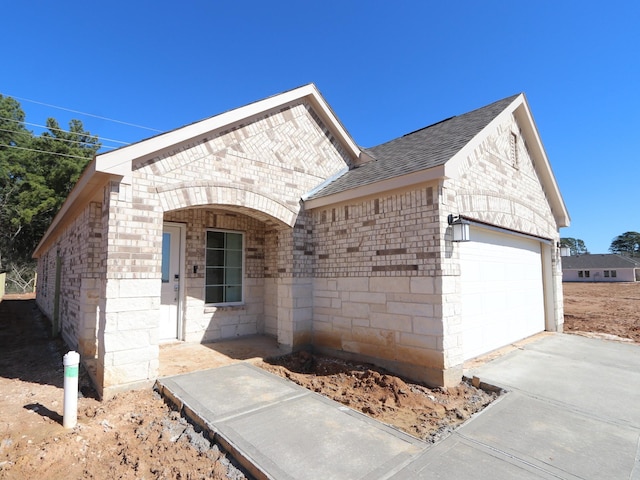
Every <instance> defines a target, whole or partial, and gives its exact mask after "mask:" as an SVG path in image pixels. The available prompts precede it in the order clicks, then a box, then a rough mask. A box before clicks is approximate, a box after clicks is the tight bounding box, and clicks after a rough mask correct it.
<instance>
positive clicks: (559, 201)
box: [513, 95, 571, 228]
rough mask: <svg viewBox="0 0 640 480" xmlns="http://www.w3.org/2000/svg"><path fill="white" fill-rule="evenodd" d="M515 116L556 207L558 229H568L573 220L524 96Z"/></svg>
mask: <svg viewBox="0 0 640 480" xmlns="http://www.w3.org/2000/svg"><path fill="white" fill-rule="evenodd" d="M513 114H514V116H515V118H516V120H517V121H518V124H519V125H520V128H521V129H522V132H523V134H524V136H525V138H526V140H527V146H528V147H529V152H530V153H531V155H532V156H533V157H534V158H535V159H536V163H535V167H536V171H537V172H538V175H540V177H541V180H542V182H543V183H544V186H545V190H546V192H547V195H548V196H549V198H550V201H551V202H552V203H553V206H554V207H555V208H554V212H555V216H556V222H557V224H558V227H560V228H562V227H568V226H569V225H570V224H571V218H570V217H569V212H568V210H567V207H566V205H565V203H564V199H563V198H562V194H561V193H560V188H559V187H558V182H556V177H555V175H554V174H553V170H552V169H551V163H550V162H549V158H548V157H547V153H546V152H545V149H544V145H543V144H542V140H541V139H540V134H539V133H538V128H537V127H536V123H535V120H534V119H533V115H531V109H530V108H529V104H528V102H527V99H526V97H525V96H524V95H522V103H521V104H520V105H518V107H517V108H515V109H514V112H513Z"/></svg>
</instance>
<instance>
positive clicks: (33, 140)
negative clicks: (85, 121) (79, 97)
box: [0, 95, 100, 268]
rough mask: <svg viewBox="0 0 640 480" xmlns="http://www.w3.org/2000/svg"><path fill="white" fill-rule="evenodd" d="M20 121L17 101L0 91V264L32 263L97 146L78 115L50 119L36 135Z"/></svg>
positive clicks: (96, 141) (22, 120) (21, 118)
mask: <svg viewBox="0 0 640 480" xmlns="http://www.w3.org/2000/svg"><path fill="white" fill-rule="evenodd" d="M24 120H25V114H24V112H23V111H22V109H21V108H20V104H19V103H18V102H17V101H16V100H14V99H13V98H10V97H3V96H2V95H0V268H3V267H8V264H9V263H12V262H13V263H17V264H21V265H22V264H25V263H26V264H28V263H32V260H31V254H32V252H33V250H34V249H35V247H36V246H37V244H38V242H39V241H40V238H42V235H44V232H45V231H46V229H47V228H48V227H49V224H50V223H51V221H52V220H53V217H54V216H55V214H56V213H57V212H58V210H59V209H60V207H61V206H62V203H63V202H64V200H65V198H66V197H67V195H68V194H69V192H70V191H71V189H72V188H73V186H74V185H75V183H76V181H77V180H78V178H79V177H80V174H81V173H82V170H83V169H84V168H85V166H86V165H87V163H88V162H89V161H90V160H91V158H93V156H94V155H95V153H96V152H97V151H98V149H99V148H100V143H98V138H97V137H96V136H94V135H91V133H90V132H88V131H85V130H84V128H83V125H82V122H81V121H79V120H71V121H70V122H69V128H68V130H64V129H62V128H60V126H59V124H58V122H57V121H56V120H55V119H53V118H49V119H48V120H47V131H45V132H43V133H42V134H41V135H40V136H35V135H34V134H33V132H31V131H29V130H27V129H26V128H25V126H24Z"/></svg>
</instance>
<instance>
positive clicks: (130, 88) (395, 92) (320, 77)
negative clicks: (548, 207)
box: [0, 0, 640, 253]
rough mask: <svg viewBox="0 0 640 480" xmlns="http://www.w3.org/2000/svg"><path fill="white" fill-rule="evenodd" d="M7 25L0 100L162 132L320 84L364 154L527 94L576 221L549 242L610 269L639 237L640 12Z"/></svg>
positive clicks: (198, 11) (208, 9) (95, 15)
mask: <svg viewBox="0 0 640 480" xmlns="http://www.w3.org/2000/svg"><path fill="white" fill-rule="evenodd" d="M94 5H97V6H94ZM2 10H3V12H2V16H3V22H2V28H1V29H0V45H1V47H0V52H1V53H2V67H1V68H0V93H1V94H3V95H9V96H13V97H20V98H22V99H29V100H35V101H39V102H44V103H48V104H52V105H56V106H62V107H65V108H68V109H73V110H78V111H82V112H88V113H92V114H94V115H99V116H102V117H107V118H111V119H117V120H121V121H124V122H128V123H132V124H136V125H141V126H146V127H149V128H152V129H157V130H160V131H165V130H169V129H173V128H176V127H180V126H182V125H185V124H188V123H192V122H194V121H197V120H200V119H202V118H206V117H210V116H212V115H215V114H218V113H221V112H223V111H226V110H229V109H232V108H235V107H239V106H242V105H245V104H247V103H250V102H253V101H256V100H260V99H262V98H264V97H267V96H271V95H274V94H277V93H280V92H282V91H286V90H289V89H291V88H294V87H297V86H300V85H303V84H306V83H309V82H314V83H315V84H316V85H317V86H318V88H319V89H320V91H321V92H322V94H323V95H324V97H325V98H326V100H327V101H328V102H329V104H330V105H331V106H332V108H333V110H334V111H335V113H336V114H337V116H338V117H339V118H340V120H341V121H342V123H343V124H344V126H345V127H346V128H347V130H348V131H349V132H350V133H351V134H352V136H353V138H354V140H355V141H356V142H357V143H358V144H360V145H361V146H363V147H370V146H374V145H377V144H380V143H382V142H385V141H387V140H390V139H392V138H395V137H398V136H400V135H403V134H404V133H407V132H411V131H414V130H416V129H418V128H421V127H423V126H426V125H429V124H431V123H434V122H436V121H439V120H442V119H444V118H447V117H450V116H452V115H457V114H461V113H464V112H467V111H469V110H472V109H475V108H478V107H481V106H484V105H486V104H488V103H491V102H493V101H495V100H498V99H501V98H504V97H507V96H509V95H512V94H514V93H518V92H525V93H526V95H527V98H528V100H529V104H530V106H531V109H532V112H533V115H534V118H535V121H536V124H537V127H538V130H539V132H540V135H541V138H542V141H543V143H544V145H545V148H546V151H547V155H548V157H549V159H550V161H551V165H552V168H553V170H554V173H555V175H556V179H557V181H558V184H559V186H560V190H561V192H562V194H563V196H564V199H565V203H566V204H567V208H568V209H569V213H570V215H571V218H572V225H571V227H570V228H566V229H562V230H561V235H562V236H564V237H576V238H581V239H583V240H584V241H585V243H586V245H587V247H588V248H589V250H590V251H591V252H592V253H604V252H606V251H607V250H608V247H609V245H610V243H611V240H612V239H613V238H614V237H615V236H616V235H619V234H621V233H623V232H626V231H629V230H634V231H640V215H639V214H638V208H637V196H638V178H639V175H638V174H639V173H640V167H639V166H638V164H639V160H640V115H638V112H639V110H640V26H639V25H640V2H636V1H631V0H630V1H616V0H613V1H609V2H594V1H589V0H583V1H580V2H578V1H546V0H541V1H538V2H507V1H496V0H485V1H483V2H478V1H458V2H431V1H424V0H422V1H403V0H398V1H393V2H390V1H386V2H382V1H368V2H364V1H349V0H340V1H334V0H323V1H308V2H304V1H272V2H264V1H253V0H252V1H244V2H242V1H236V2H231V1H225V2H222V1H213V0H209V1H201V0H198V1H188V0H187V1H184V2H176V1H166V0H156V1H153V2H151V1H141V0H130V1H128V2H123V1H121V0H113V1H109V2H100V3H93V2H88V3H87V2H79V1H76V0H68V1H63V2H55V3H54V2H30V1H22V2H9V3H7V4H6V5H4V6H3V8H2ZM20 101H21V104H22V107H23V109H24V110H25V112H26V114H27V121H28V122H31V123H36V124H44V122H45V121H46V118H47V117H55V118H56V119H58V120H59V121H60V122H61V124H64V125H66V123H67V122H68V121H69V120H70V119H71V118H79V119H80V120H82V121H83V123H84V125H85V127H86V128H87V129H88V130H90V131H91V132H92V133H95V134H97V135H99V136H100V137H102V138H109V139H113V140H118V141H121V142H133V141H137V140H140V139H143V138H146V137H148V136H151V135H154V134H155V132H154V131H153V130H145V129H141V128H136V127H129V126H125V125H122V124H118V123H114V122H111V121H107V120H102V119H98V118H95V117H89V116H83V115H79V114H75V113H71V112H67V111H64V110H59V109H54V108H51V107H45V106H43V105H39V104H37V103H33V102H29V101H26V100H20ZM30 128H31V129H32V130H34V131H35V132H38V131H39V129H38V128H37V127H30ZM103 143H104V144H105V145H112V146H119V145H121V144H119V143H115V142H113V141H107V140H104V141H103Z"/></svg>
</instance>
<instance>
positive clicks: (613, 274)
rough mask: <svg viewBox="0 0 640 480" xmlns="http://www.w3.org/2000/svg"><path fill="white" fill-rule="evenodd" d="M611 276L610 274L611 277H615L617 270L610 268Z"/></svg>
mask: <svg viewBox="0 0 640 480" xmlns="http://www.w3.org/2000/svg"><path fill="white" fill-rule="evenodd" d="M611 276H612V277H613V278H616V277H617V276H618V272H617V271H615V270H611Z"/></svg>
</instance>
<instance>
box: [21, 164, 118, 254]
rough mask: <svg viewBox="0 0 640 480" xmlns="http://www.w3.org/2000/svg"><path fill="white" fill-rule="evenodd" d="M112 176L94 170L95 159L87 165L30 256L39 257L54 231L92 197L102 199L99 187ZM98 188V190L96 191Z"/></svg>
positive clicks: (65, 224)
mask: <svg viewBox="0 0 640 480" xmlns="http://www.w3.org/2000/svg"><path fill="white" fill-rule="evenodd" d="M110 178H112V175H109V174H106V173H103V172H98V171H96V159H95V157H94V159H93V160H92V161H91V162H90V163H89V164H88V165H87V167H86V168H85V170H84V172H83V173H82V175H81V176H80V178H79V179H78V181H77V182H76V184H75V186H74V187H73V189H72V190H71V192H70V193H69V195H68V196H67V198H66V200H65V201H64V203H63V204H62V207H60V210H59V211H58V213H57V214H56V216H55V217H54V218H53V220H52V221H51V224H50V225H49V228H47V231H46V232H45V234H44V235H43V236H42V238H41V239H40V242H39V243H38V246H37V247H36V249H35V250H34V251H33V254H32V257H33V258H39V257H40V255H42V253H44V250H45V248H46V247H47V246H48V245H50V244H51V243H52V242H53V241H54V240H55V235H54V234H55V233H57V232H58V231H60V230H61V229H63V228H64V227H66V226H67V225H68V224H69V222H70V221H71V220H73V218H75V216H76V215H77V213H78V211H79V210H81V209H82V208H84V206H85V205H86V204H87V203H88V202H90V201H91V200H92V199H94V198H96V196H99V197H100V199H102V191H101V190H100V188H101V187H102V186H103V185H105V183H106V182H107V181H108V180H109V179H110ZM98 190H100V191H98Z"/></svg>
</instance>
